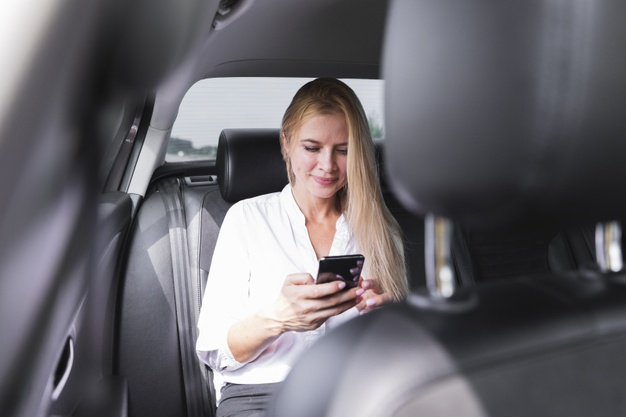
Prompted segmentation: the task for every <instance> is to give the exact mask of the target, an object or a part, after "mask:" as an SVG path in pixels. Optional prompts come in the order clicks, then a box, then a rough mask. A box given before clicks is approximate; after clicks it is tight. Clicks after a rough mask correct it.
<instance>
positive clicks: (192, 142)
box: [165, 78, 384, 162]
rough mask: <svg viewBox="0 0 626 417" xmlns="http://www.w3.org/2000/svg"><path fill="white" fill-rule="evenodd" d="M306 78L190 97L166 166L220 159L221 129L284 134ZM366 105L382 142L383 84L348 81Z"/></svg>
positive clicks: (200, 90) (223, 84)
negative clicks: (268, 130) (283, 123)
mask: <svg viewBox="0 0 626 417" xmlns="http://www.w3.org/2000/svg"><path fill="white" fill-rule="evenodd" d="M309 80H310V79H305V78H211V79H205V80H201V81H199V82H197V83H196V84H194V85H193V86H192V87H191V88H190V89H189V91H188V92H187V94H186V95H185V97H184V99H183V101H182V103H181V105H180V109H179V112H178V117H177V119H176V122H175V123H174V126H173V127H172V134H171V136H170V140H169V143H168V147H167V155H166V158H165V160H166V162H181V161H191V160H211V159H215V153H216V148H217V141H218V139H219V135H220V132H221V131H222V129H228V128H279V127H280V122H281V120H282V117H283V113H284V112H285V109H286V108H287V106H288V105H289V102H290V101H291V99H292V97H293V95H294V94H295V93H296V91H297V90H298V88H300V87H301V86H302V85H303V84H304V83H306V82H307V81H309ZM343 81H344V82H345V83H346V84H348V85H349V86H350V87H352V88H353V89H354V91H355V92H356V94H357V95H358V96H359V99H360V100H361V102H362V103H363V107H364V109H365V113H366V114H367V117H368V120H369V124H370V129H371V131H372V136H373V137H374V138H375V139H379V138H382V137H383V134H384V132H383V121H384V119H383V116H384V115H383V81H382V80H357V79H344V80H343Z"/></svg>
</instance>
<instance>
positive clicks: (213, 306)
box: [196, 204, 250, 372]
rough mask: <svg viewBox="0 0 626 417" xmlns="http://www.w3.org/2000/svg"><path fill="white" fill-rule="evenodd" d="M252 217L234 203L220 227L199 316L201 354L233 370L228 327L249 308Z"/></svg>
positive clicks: (220, 367) (235, 364)
mask: <svg viewBox="0 0 626 417" xmlns="http://www.w3.org/2000/svg"><path fill="white" fill-rule="evenodd" d="M248 220H249V219H247V218H246V216H245V211H244V209H243V206H242V205H241V204H235V205H233V206H232V207H231V208H230V210H229V211H228V213H227V214H226V217H225V218H224V222H223V223H222V226H221V228H220V233H219V236H218V239H217V242H216V245H215V251H214V254H213V260H212V263H211V269H210V270H209V276H208V279H207V284H206V288H205V290H204V297H203V300H202V308H201V310H200V316H199V319H198V340H197V341H196V351H197V353H198V357H199V358H200V359H201V360H202V361H203V362H205V363H207V364H208V365H209V366H210V367H211V368H212V369H213V370H214V371H217V372H223V371H226V370H229V371H232V370H235V369H237V368H240V367H241V366H243V365H244V364H243V363H240V362H237V361H236V360H235V359H234V357H233V355H232V353H231V352H230V349H229V347H228V343H227V336H228V331H229V330H230V328H231V326H232V325H233V324H235V323H236V322H238V321H240V320H242V319H243V318H244V317H243V315H244V314H245V312H246V303H247V299H248V282H249V277H250V266H249V265H250V261H249V256H248V248H247V242H246V238H245V230H246V226H247V224H249V222H248Z"/></svg>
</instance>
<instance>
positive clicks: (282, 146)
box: [280, 130, 287, 161]
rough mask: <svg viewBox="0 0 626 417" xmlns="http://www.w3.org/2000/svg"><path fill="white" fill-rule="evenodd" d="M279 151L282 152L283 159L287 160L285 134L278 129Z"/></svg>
mask: <svg viewBox="0 0 626 417" xmlns="http://www.w3.org/2000/svg"><path fill="white" fill-rule="evenodd" d="M280 151H281V153H282V154H283V159H284V160H285V161H286V160H287V137H286V136H285V132H283V131H282V130H281V131H280Z"/></svg>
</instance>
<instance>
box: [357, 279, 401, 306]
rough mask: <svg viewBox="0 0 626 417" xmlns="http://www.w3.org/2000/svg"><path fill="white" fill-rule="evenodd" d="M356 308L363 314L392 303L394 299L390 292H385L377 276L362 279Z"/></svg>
mask: <svg viewBox="0 0 626 417" xmlns="http://www.w3.org/2000/svg"><path fill="white" fill-rule="evenodd" d="M356 295H357V297H358V298H357V305H356V308H357V309H358V310H359V312H360V313H361V314H365V313H368V312H370V311H372V310H374V309H376V308H379V307H382V306H383V305H385V304H387V303H390V302H391V301H392V300H393V299H392V297H391V295H390V294H387V293H384V292H383V290H382V287H381V285H380V281H379V280H378V279H376V278H372V279H363V278H362V279H361V280H360V282H359V289H358V290H357V291H356Z"/></svg>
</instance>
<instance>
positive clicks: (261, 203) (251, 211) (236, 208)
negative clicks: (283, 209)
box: [227, 192, 281, 217]
mask: <svg viewBox="0 0 626 417" xmlns="http://www.w3.org/2000/svg"><path fill="white" fill-rule="evenodd" d="M280 194H281V193H280V192H277V193H270V194H263V195H260V196H257V197H252V198H247V199H245V200H241V201H238V202H236V203H235V204H233V205H232V207H231V208H230V209H229V210H228V214H227V216H229V217H233V216H237V217H239V216H243V217H250V216H252V217H254V216H257V215H264V214H265V213H267V212H271V211H274V210H276V209H277V208H280V205H281V201H280Z"/></svg>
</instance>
